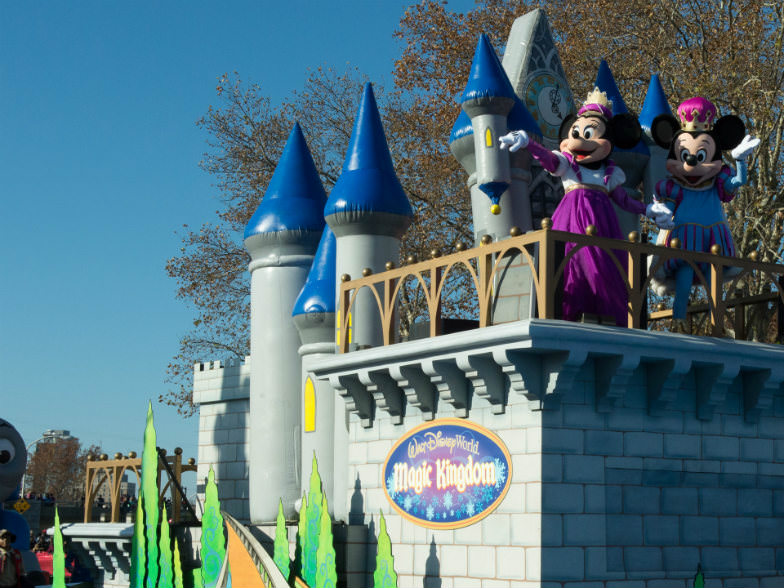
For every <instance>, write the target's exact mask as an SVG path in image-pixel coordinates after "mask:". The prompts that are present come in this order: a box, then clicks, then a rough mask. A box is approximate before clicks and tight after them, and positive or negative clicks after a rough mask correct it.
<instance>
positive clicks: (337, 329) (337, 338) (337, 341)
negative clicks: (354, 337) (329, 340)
mask: <svg viewBox="0 0 784 588" xmlns="http://www.w3.org/2000/svg"><path fill="white" fill-rule="evenodd" d="M351 321H352V317H351V313H348V342H349V343H351ZM342 324H343V323H342V322H341V321H340V311H339V310H338V311H337V313H336V316H335V345H340V325H342Z"/></svg>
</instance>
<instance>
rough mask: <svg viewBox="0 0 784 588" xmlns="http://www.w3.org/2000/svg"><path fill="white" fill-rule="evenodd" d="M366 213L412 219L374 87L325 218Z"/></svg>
mask: <svg viewBox="0 0 784 588" xmlns="http://www.w3.org/2000/svg"><path fill="white" fill-rule="evenodd" d="M365 212H369V213H387V214H392V215H398V216H402V217H406V218H409V217H412V216H413V212H412V210H411V204H410V203H409V201H408V197H407V196H406V193H405V192H404V191H403V187H402V186H401V185H400V180H398V178H397V175H396V174H395V168H394V166H393V165H392V156H391V155H390V154H389V147H388V146H387V140H386V136H385V135H384V127H383V126H382V124H381V115H380V114H379V112H378V106H377V105H376V99H375V96H374V95H373V86H372V85H371V84H369V83H368V84H367V85H366V86H365V90H364V92H363V94H362V100H361V101H360V104H359V111H358V112H357V118H356V120H355V121H354V130H353V132H352V134H351V140H350V141H349V145H348V151H347V152H346V159H345V161H344V162H343V171H342V173H341V174H340V177H339V178H338V181H337V183H336V184H335V187H334V188H332V192H331V193H330V195H329V200H327V204H326V207H325V208H324V216H325V217H331V216H332V215H336V214H338V215H339V214H341V213H345V214H348V215H349V216H353V215H356V214H357V213H365ZM407 225H408V223H407V222H406V226H407Z"/></svg>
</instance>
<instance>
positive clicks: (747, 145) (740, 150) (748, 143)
mask: <svg viewBox="0 0 784 588" xmlns="http://www.w3.org/2000/svg"><path fill="white" fill-rule="evenodd" d="M759 142H760V140H759V139H757V138H755V139H752V138H751V135H746V136H745V137H743V141H741V142H740V144H739V145H738V146H737V147H735V149H733V150H732V151H730V154H731V155H732V157H733V158H734V159H736V160H738V159H746V158H747V157H748V156H749V155H750V154H751V152H752V151H754V148H755V147H756V146H757V145H759Z"/></svg>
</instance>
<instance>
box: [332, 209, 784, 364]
mask: <svg viewBox="0 0 784 588" xmlns="http://www.w3.org/2000/svg"><path fill="white" fill-rule="evenodd" d="M550 226H551V223H550V219H545V220H544V221H543V222H542V227H543V228H542V230H539V231H532V232H529V233H525V234H520V232H519V230H516V229H512V231H511V234H512V236H511V238H509V239H503V240H500V241H496V242H490V239H489V237H486V238H485V239H484V240H483V242H482V245H481V246H480V247H477V248H474V249H468V250H466V249H464V248H462V249H461V248H458V251H457V252H455V253H452V254H449V255H445V256H443V257H440V256H434V257H433V259H430V260H427V261H421V262H414V263H410V264H408V265H406V266H404V267H400V268H395V267H394V266H393V265H392V264H391V263H388V264H387V271H385V272H382V273H379V274H375V275H374V274H372V273H371V272H370V270H365V271H364V272H363V274H364V276H363V277H362V278H359V279H353V280H352V279H351V277H350V276H347V275H344V276H342V277H341V280H342V283H341V286H340V300H339V305H340V314H339V317H340V318H339V329H340V332H341V333H350V330H351V329H352V328H353V329H356V327H357V321H358V320H379V319H380V322H381V331H382V338H383V345H390V344H392V343H396V342H399V341H400V340H401V338H400V335H399V333H398V332H397V320H396V315H397V312H399V305H400V298H401V291H402V288H403V286H404V284H405V283H406V282H407V281H409V280H410V279H413V280H415V282H416V284H417V287H418V288H419V289H420V290H421V293H422V294H423V296H424V308H425V312H426V314H427V318H428V320H429V335H430V336H431V337H433V336H436V335H440V334H442V324H443V322H442V319H441V317H442V308H443V306H444V301H445V299H447V297H448V296H449V292H445V288H444V286H445V284H446V282H447V281H448V280H449V277H450V275H453V274H454V273H456V272H458V271H463V272H467V274H468V276H469V277H470V282H471V283H472V284H473V288H474V291H475V296H476V300H475V302H476V308H477V309H478V327H480V328H481V327H486V326H490V325H492V324H494V317H493V305H494V303H495V302H496V297H497V295H498V284H499V279H500V278H501V277H502V276H501V274H502V272H505V271H507V270H508V267H509V260H510V259H511V258H514V257H518V258H519V260H520V261H521V262H522V263H523V264H527V265H528V266H529V267H530V268H531V271H530V276H531V285H530V294H531V295H532V296H533V297H535V305H534V307H533V308H534V310H533V311H532V314H531V316H532V317H538V318H541V319H557V318H560V314H561V296H562V292H563V275H564V269H565V267H566V264H567V263H568V261H569V259H570V258H571V257H572V256H574V255H575V254H576V253H577V252H578V251H579V250H580V249H582V248H585V247H598V248H599V249H602V250H604V251H606V252H608V253H610V254H611V256H612V258H613V260H614V261H615V266H616V268H617V270H618V272H619V273H621V275H622V278H623V281H624V283H625V285H626V289H627V294H628V322H627V326H628V327H629V328H634V329H647V328H648V321H649V319H650V320H659V319H662V318H666V317H669V316H671V311H668V310H662V309H661V308H659V310H658V311H655V312H653V313H651V314H650V315H649V312H648V292H649V289H650V286H651V279H652V276H653V275H654V274H655V272H656V270H657V269H658V268H659V267H660V266H661V265H662V264H664V263H665V262H666V261H667V260H669V259H682V260H684V261H686V262H687V263H688V264H689V265H691V266H692V267H693V268H694V271H695V276H696V280H697V281H698V283H700V284H702V285H703V286H704V287H705V289H706V294H707V303H705V304H703V305H697V306H692V307H690V308H689V312H690V313H694V312H707V314H708V320H709V324H708V329H707V334H709V335H712V336H715V337H721V336H724V335H725V330H726V326H727V325H729V324H731V325H734V329H733V330H734V332H735V336H736V338H743V337H744V336H745V333H746V328H745V320H744V317H745V308H746V307H747V306H750V305H754V304H775V305H776V308H777V313H778V317H777V329H776V336H775V338H776V339H777V340H778V342H779V343H781V342H782V332H783V331H784V265H780V264H774V263H765V262H760V261H757V259H756V255H754V254H752V256H751V257H749V258H748V259H743V258H737V257H725V256H720V255H715V254H713V253H698V252H694V251H685V250H681V249H679V248H676V247H664V246H658V245H653V244H649V243H643V242H639V235H638V234H637V233H636V232H633V233H631V234H630V235H629V240H628V241H622V240H618V239H607V238H602V237H596V236H593V234H592V233H593V231H592V227H589V228H588V231H587V234H585V235H578V234H575V233H568V232H563V231H555V230H552V229H550ZM567 243H574V244H575V247H574V248H572V249H571V250H570V252H569V254H568V255H565V254H564V251H565V245H566V244H567ZM613 252H614V253H613ZM616 256H625V257H626V269H625V270H624V268H623V264H622V263H621V262H620V261H619V259H621V257H616ZM649 260H654V261H653V262H652V263H650V262H649ZM649 266H650V267H649ZM701 266H702V267H708V271H707V272H703V271H702V270H701ZM727 268H733V277H732V279H731V280H730V281H728V282H726V283H725V280H724V274H725V272H726V271H727ZM706 274H707V275H706ZM748 277H753V279H754V280H756V281H758V282H762V284H763V286H764V287H765V290H766V293H763V294H760V295H754V296H742V295H740V296H739V295H737V293H738V286H739V284H740V283H741V280H743V279H744V278H748ZM363 290H369V291H370V293H371V296H372V299H373V300H375V303H376V304H375V306H376V308H377V310H378V317H373V318H370V317H353V316H352V310H353V309H354V308H355V302H356V300H357V296H358V295H359V294H360V293H361V292H362V291H363ZM371 306H372V305H371ZM730 311H732V312H734V317H730V316H729V312H730ZM730 318H732V322H729V319H730ZM497 322H508V321H506V320H501V321H497ZM350 339H351V338H350V337H348V336H346V337H339V344H338V346H339V350H340V352H341V353H345V352H347V351H349V349H350Z"/></svg>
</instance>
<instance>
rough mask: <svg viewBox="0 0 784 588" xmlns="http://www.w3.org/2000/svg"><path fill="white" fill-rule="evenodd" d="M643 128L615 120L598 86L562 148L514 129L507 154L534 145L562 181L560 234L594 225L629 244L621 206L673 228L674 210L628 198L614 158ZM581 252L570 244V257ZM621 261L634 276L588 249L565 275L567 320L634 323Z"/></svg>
mask: <svg viewBox="0 0 784 588" xmlns="http://www.w3.org/2000/svg"><path fill="white" fill-rule="evenodd" d="M641 134H642V130H641V129H640V123H639V122H638V121H637V118H636V117H635V116H634V115H632V114H629V113H623V114H617V115H615V116H613V113H612V102H611V101H610V100H608V99H607V94H606V93H605V92H601V91H599V89H598V88H595V89H594V90H593V92H591V93H590V94H588V97H587V99H586V102H585V104H584V105H583V106H582V107H581V108H580V109H579V110H578V111H577V115H576V116H575V115H571V116H568V117H567V118H566V119H564V121H563V122H562V123H561V129H560V132H559V136H560V138H561V143H560V145H559V146H560V149H561V150H560V151H549V150H547V149H546V148H545V147H543V146H541V145H539V144H538V143H537V142H536V141H533V140H531V139H530V138H529V137H528V134H527V133H526V132H525V131H512V132H511V133H509V134H508V135H504V136H503V137H501V138H500V139H499V141H500V143H501V149H505V148H508V149H509V150H510V151H517V150H518V149H520V148H527V149H528V151H529V152H530V153H531V155H532V156H533V157H534V159H536V160H537V161H538V162H539V164H540V165H541V166H542V167H543V168H544V169H546V170H547V171H548V172H550V173H551V174H552V175H554V176H558V177H560V178H561V181H562V183H563V187H564V197H563V198H562V199H561V202H560V203H559V204H558V207H557V208H556V209H555V212H554V213H553V218H552V220H553V229H555V230H558V231H569V232H571V233H578V234H581V235H584V234H585V230H586V228H587V227H588V226H589V225H593V226H594V227H595V228H596V232H595V235H596V236H598V237H609V238H611V239H621V238H623V237H622V235H621V229H620V226H619V224H618V217H617V216H616V214H615V210H614V209H613V206H612V202H615V203H616V204H617V205H618V206H619V207H621V208H622V209H623V210H626V211H629V212H634V213H637V214H644V215H646V216H647V217H649V218H651V219H653V220H654V221H655V222H656V224H657V225H659V226H660V227H664V228H668V227H670V226H671V224H670V220H669V219H670V217H671V216H672V212H671V211H670V210H669V209H668V208H667V207H666V206H665V205H664V204H662V203H653V204H649V205H648V206H647V207H646V206H645V204H643V203H642V202H638V201H637V200H634V199H632V198H629V195H628V194H627V193H626V190H625V189H624V188H623V182H624V181H625V180H626V176H625V174H624V173H623V170H621V168H619V167H616V166H615V164H614V163H613V162H612V160H611V159H610V154H611V153H612V150H613V147H620V148H622V149H630V148H631V147H634V146H635V145H636V144H637V143H638V142H639V140H640V136H641ZM573 248H574V243H567V244H566V248H565V252H566V254H567V255H568V254H569V251H571V250H572V249H573ZM616 261H617V263H618V264H620V266H621V268H623V275H626V272H625V267H626V257H625V256H624V255H623V254H620V253H618V254H616V255H615V260H614V259H613V258H612V256H611V254H610V253H608V252H606V251H604V250H602V249H599V248H598V247H583V248H581V249H580V250H579V251H578V252H577V253H576V254H575V255H574V256H573V257H572V258H571V259H570V260H569V263H568V264H567V266H566V268H565V270H564V278H563V282H564V294H563V318H564V319H566V320H571V321H577V320H580V318H581V317H582V316H584V315H597V316H599V317H605V316H609V317H612V319H613V320H614V322H615V324H616V325H618V326H626V325H627V323H628V318H627V313H628V309H627V290H626V285H625V283H624V280H623V277H622V274H621V272H620V271H619V269H618V265H616Z"/></svg>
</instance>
